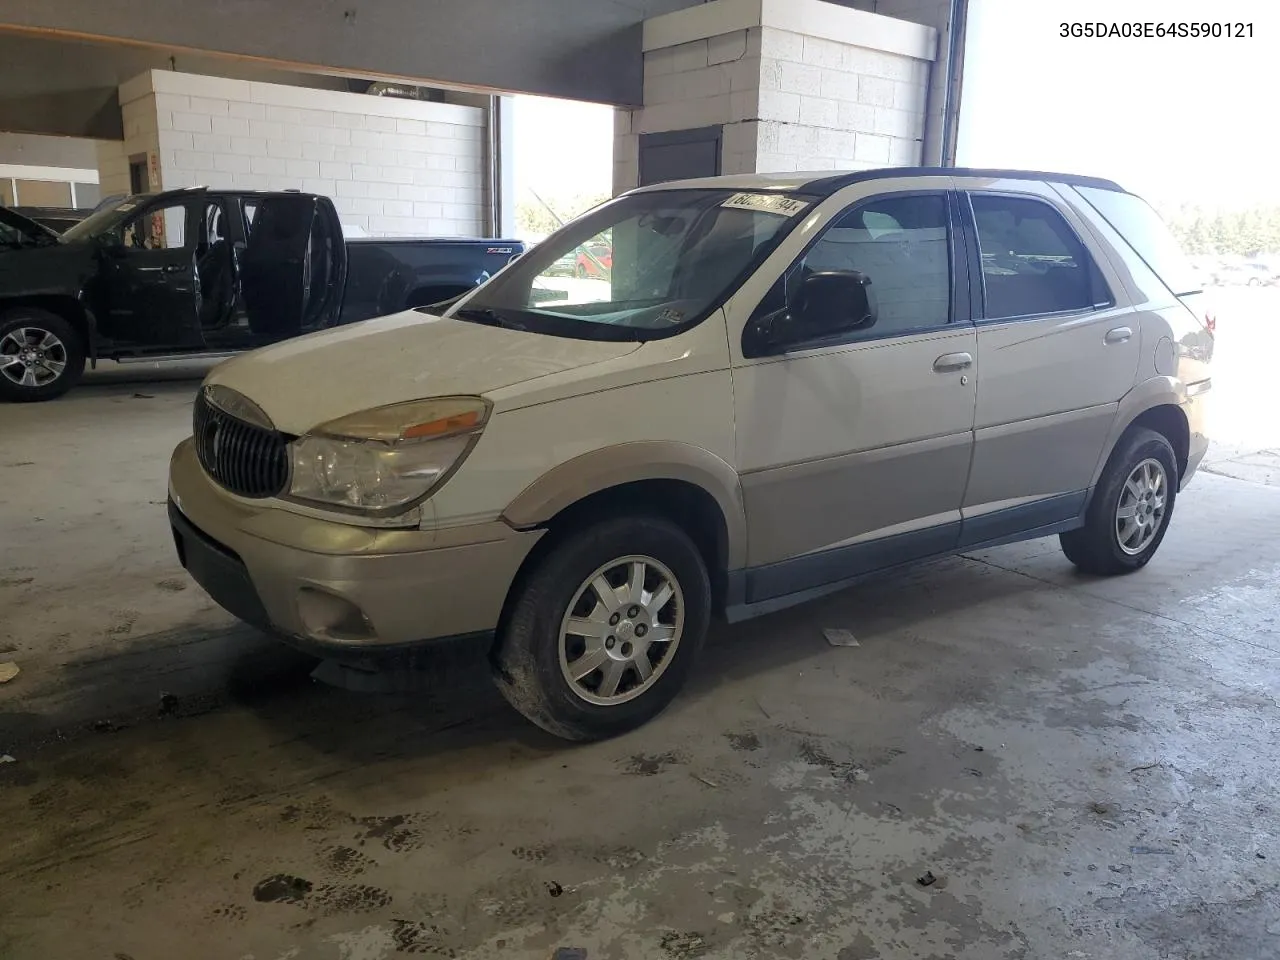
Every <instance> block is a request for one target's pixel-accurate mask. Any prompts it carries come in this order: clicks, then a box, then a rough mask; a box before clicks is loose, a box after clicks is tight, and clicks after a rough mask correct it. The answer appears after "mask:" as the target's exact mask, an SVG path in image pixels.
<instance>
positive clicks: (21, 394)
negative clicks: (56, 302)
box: [0, 307, 84, 403]
mask: <svg viewBox="0 0 1280 960" xmlns="http://www.w3.org/2000/svg"><path fill="white" fill-rule="evenodd" d="M33 349H36V350H38V354H39V356H38V358H37V359H35V360H34V362H33V363H32V364H26V363H23V362H22V361H21V358H22V357H23V356H24V355H29V351H31V350H33ZM55 367H56V372H55ZM51 374H52V375H51ZM83 374H84V340H83V338H82V337H81V336H80V333H79V332H78V331H77V330H76V328H75V327H73V326H72V325H71V324H70V323H68V322H67V321H66V320H65V319H63V318H62V317H60V316H58V315H57V314H56V313H50V312H49V311H47V310H39V309H36V308H35V307H19V308H17V309H15V310H8V311H6V312H5V313H3V314H0V399H3V400H11V401H16V402H18V403H25V402H35V401H39V400H52V399H54V398H55V397H60V396H62V395H63V394H64V393H66V392H67V391H68V390H70V389H71V388H72V387H74V386H75V385H76V384H77V383H78V382H79V380H80V377H81V376H82V375H83Z"/></svg>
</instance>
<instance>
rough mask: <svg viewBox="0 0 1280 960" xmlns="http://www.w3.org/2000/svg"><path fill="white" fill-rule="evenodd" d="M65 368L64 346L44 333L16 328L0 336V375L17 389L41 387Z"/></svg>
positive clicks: (53, 379)
mask: <svg viewBox="0 0 1280 960" xmlns="http://www.w3.org/2000/svg"><path fill="white" fill-rule="evenodd" d="M66 368H67V347H66V344H64V343H63V342H62V341H61V340H59V339H58V337H57V336H55V335H54V334H53V333H51V332H50V331H48V330H42V329H41V328H39V327H17V328H15V329H13V330H10V331H9V332H8V333H6V334H5V335H4V336H3V337H0V374H3V375H4V377H5V379H7V380H9V381H11V382H13V383H16V384H17V385H18V386H20V387H43V386H47V385H48V384H50V383H53V382H54V381H55V380H57V379H58V378H59V377H60V376H62V373H63V371H64V370H66Z"/></svg>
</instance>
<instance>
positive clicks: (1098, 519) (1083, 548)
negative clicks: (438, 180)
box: [1058, 427, 1178, 576]
mask: <svg viewBox="0 0 1280 960" xmlns="http://www.w3.org/2000/svg"><path fill="white" fill-rule="evenodd" d="M1139 468H1142V469H1143V471H1144V473H1143V475H1141V476H1137V477H1135V473H1136V472H1137V471H1138V470H1139ZM1157 475H1158V476H1159V478H1160V479H1159V489H1158V491H1157V490H1155V489H1149V488H1148V487H1147V485H1146V478H1150V477H1154V476H1157ZM1131 479H1133V480H1134V486H1133V487H1128V484H1129V481H1130V480H1131ZM1135 491H1141V494H1142V496H1141V497H1138V496H1136V494H1135ZM1148 494H1150V495H1151V497H1152V498H1151V499H1146V500H1143V499H1142V498H1143V497H1147V496H1148ZM1161 496H1162V497H1163V500H1160V501H1159V502H1160V504H1161V505H1162V506H1161V507H1159V508H1157V507H1156V506H1155V504H1156V503H1157V500H1156V499H1155V498H1158V497H1161ZM1177 498H1178V462H1177V459H1176V458H1175V456H1174V453H1173V447H1172V445H1170V443H1169V441H1168V440H1167V439H1165V437H1164V436H1163V435H1162V434H1159V433H1156V432H1155V431H1154V430H1148V429H1146V428H1145V427H1135V428H1131V429H1130V430H1129V431H1128V432H1127V433H1126V434H1125V435H1124V436H1123V437H1122V438H1121V439H1120V442H1119V443H1118V444H1116V448H1115V450H1113V451H1112V453H1111V457H1110V458H1109V459H1108V460H1107V465H1106V467H1105V468H1104V469H1103V471H1102V478H1101V480H1100V481H1099V482H1098V486H1097V489H1096V490H1094V493H1093V499H1092V500H1091V501H1090V503H1089V508H1088V510H1087V511H1086V512H1085V523H1084V526H1083V527H1081V528H1080V529H1078V530H1072V531H1070V532H1069V533H1064V534H1061V535H1060V536H1059V538H1058V539H1059V542H1060V543H1061V544H1062V552H1063V553H1065V554H1066V555H1067V559H1068V560H1070V561H1071V562H1072V563H1074V564H1075V565H1076V566H1077V567H1078V568H1080V570H1082V571H1084V572H1085V573H1092V574H1097V575H1099V576H1115V575H1116V574H1121V573H1132V572H1133V571H1134V570H1140V569H1142V568H1143V567H1145V566H1146V565H1147V563H1148V561H1150V560H1151V558H1152V557H1153V556H1155V552H1156V551H1157V550H1158V549H1159V548H1160V544H1161V542H1162V541H1163V540H1164V535H1165V533H1167V532H1168V530H1169V523H1170V521H1172V519H1173V508H1174V505H1175V503H1176V501H1177ZM1143 504H1145V506H1143ZM1121 507H1124V508H1125V509H1126V510H1128V509H1130V508H1133V509H1134V511H1135V512H1134V514H1133V519H1132V520H1130V522H1129V523H1123V522H1122V520H1121V519H1120V517H1119V515H1118V513H1119V511H1120V509H1121ZM1144 519H1146V520H1148V521H1151V524H1152V525H1153V526H1154V532H1153V533H1148V532H1146V531H1145V530H1142V531H1139V530H1137V529H1136V527H1135V526H1134V521H1135V520H1136V521H1139V522H1140V521H1142V520H1144ZM1140 525H1142V526H1144V527H1145V526H1146V525H1145V524H1140Z"/></svg>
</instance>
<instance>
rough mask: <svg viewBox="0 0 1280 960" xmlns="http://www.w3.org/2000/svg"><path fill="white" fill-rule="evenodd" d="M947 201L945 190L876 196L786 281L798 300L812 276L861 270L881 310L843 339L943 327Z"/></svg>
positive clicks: (790, 297) (831, 231)
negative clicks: (806, 281) (941, 191)
mask: <svg viewBox="0 0 1280 960" xmlns="http://www.w3.org/2000/svg"><path fill="white" fill-rule="evenodd" d="M947 225H948V216H947V200H946V195H945V194H941V193H930V194H904V195H899V196H893V195H890V196H884V197H877V198H874V199H872V200H868V201H864V202H862V203H859V204H858V205H857V206H855V207H853V208H852V209H850V210H849V211H848V212H847V213H844V214H842V215H841V216H840V217H839V218H838V219H837V220H835V221H834V222H833V223H832V225H831V226H830V227H828V228H827V231H826V233H824V234H823V235H822V237H821V238H820V239H819V240H818V242H817V243H815V244H814V245H813V246H812V247H810V248H809V251H808V253H806V254H805V255H804V257H803V258H802V259H801V260H800V262H799V263H797V264H796V265H795V266H793V267H792V268H791V270H790V271H789V272H788V274H787V279H786V295H787V302H788V303H794V302H795V298H796V297H797V296H799V294H800V288H801V287H802V286H803V285H804V283H805V280H806V278H807V277H810V276H812V275H813V274H817V273H831V272H839V273H851V272H856V273H859V274H861V275H862V276H863V277H864V278H865V280H864V285H865V286H866V288H867V291H868V299H869V301H870V302H871V304H872V305H873V308H874V312H873V314H872V316H871V318H870V322H867V323H864V324H862V325H861V326H859V327H858V328H857V329H854V330H852V331H850V332H849V334H848V336H847V337H845V338H844V339H868V340H869V339H873V338H879V337H885V336H893V335H894V334H898V333H906V332H908V331H911V330H920V329H927V328H929V327H940V326H944V325H945V324H946V323H948V322H949V321H950V318H951V256H950V247H949V241H948V236H947V230H948V226H947Z"/></svg>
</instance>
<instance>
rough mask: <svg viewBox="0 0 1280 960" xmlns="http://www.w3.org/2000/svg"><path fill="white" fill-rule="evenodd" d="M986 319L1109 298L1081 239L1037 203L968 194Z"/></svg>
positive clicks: (1079, 307)
mask: <svg viewBox="0 0 1280 960" xmlns="http://www.w3.org/2000/svg"><path fill="white" fill-rule="evenodd" d="M970 201H971V202H972V204H973V217H974V221H975V223H976V225H977V229H978V248H979V251H980V253H981V255H982V284H983V290H984V296H985V304H986V308H985V310H984V311H983V315H984V316H985V318H986V319H988V320H1004V319H1009V318H1012V317H1028V316H1037V315H1040V314H1045V313H1061V312H1063V311H1069V310H1088V309H1090V308H1091V307H1092V306H1093V305H1094V304H1096V303H1100V302H1102V301H1105V300H1108V299H1109V294H1107V293H1106V292H1105V289H1104V288H1103V284H1102V279H1101V276H1100V275H1099V273H1098V270H1097V267H1096V266H1095V265H1094V263H1093V260H1092V259H1091V258H1090V256H1089V253H1088V251H1087V250H1086V249H1085V246H1084V244H1083V243H1082V242H1081V240H1080V238H1079V237H1078V236H1076V234H1075V231H1073V230H1072V229H1071V227H1070V225H1068V223H1067V221H1066V220H1064V219H1063V217H1062V214H1060V213H1059V212H1058V211H1057V210H1055V209H1054V208H1053V207H1051V206H1050V205H1049V204H1047V203H1045V202H1044V201H1042V200H1036V199H1033V198H1030V197H1007V196H998V195H995V194H981V193H975V194H971V195H970Z"/></svg>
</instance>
